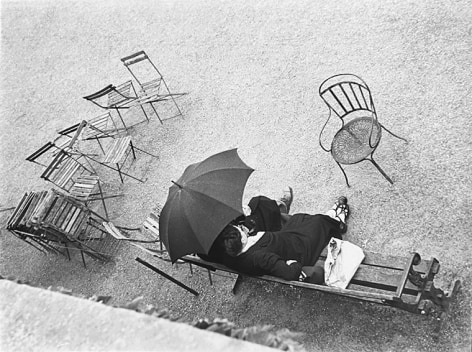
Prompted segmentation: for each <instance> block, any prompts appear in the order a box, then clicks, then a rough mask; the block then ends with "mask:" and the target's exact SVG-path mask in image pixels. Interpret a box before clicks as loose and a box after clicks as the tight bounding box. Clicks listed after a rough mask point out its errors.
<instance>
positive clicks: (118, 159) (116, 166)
mask: <svg viewBox="0 0 472 352" xmlns="http://www.w3.org/2000/svg"><path fill="white" fill-rule="evenodd" d="M136 151H139V152H141V153H143V154H147V155H150V156H151V157H153V158H159V157H158V156H156V155H154V154H151V153H149V152H147V151H145V150H143V149H141V148H138V147H136V146H135V145H134V143H133V142H132V140H131V137H130V136H123V137H120V136H118V137H115V138H112V139H111V141H110V144H109V145H108V146H107V147H106V148H105V155H104V156H103V158H102V159H97V158H93V157H91V156H88V158H89V159H91V160H93V161H95V162H97V163H99V164H101V165H103V166H105V167H107V168H109V169H112V170H115V171H117V172H118V175H119V176H120V180H121V182H122V183H123V182H124V179H123V176H127V177H130V178H132V179H135V180H137V181H139V182H145V180H144V179H140V178H138V177H136V176H133V175H131V174H129V173H128V172H125V171H123V170H124V168H125V167H126V163H127V161H128V160H129V157H130V156H131V158H132V159H131V162H130V163H129V165H128V167H129V166H131V164H132V163H133V162H134V161H135V160H136Z"/></svg>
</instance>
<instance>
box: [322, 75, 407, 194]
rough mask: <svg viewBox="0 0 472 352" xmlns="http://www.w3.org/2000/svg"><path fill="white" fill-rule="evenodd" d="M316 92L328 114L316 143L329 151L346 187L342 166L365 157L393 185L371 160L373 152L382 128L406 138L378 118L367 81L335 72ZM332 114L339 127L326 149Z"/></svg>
mask: <svg viewBox="0 0 472 352" xmlns="http://www.w3.org/2000/svg"><path fill="white" fill-rule="evenodd" d="M319 94H320V97H321V98H322V99H323V101H324V102H325V103H326V105H328V108H329V117H328V119H327V121H326V122H325V124H324V126H323V128H322V130H321V132H320V136H319V144H320V146H321V148H322V149H323V150H325V151H326V152H330V153H331V155H332V157H333V159H334V160H335V161H336V163H337V164H338V166H339V167H340V168H341V171H342V172H343V174H344V178H345V179H346V184H347V186H348V187H349V186H350V185H349V181H348V178H347V175H346V173H345V171H344V169H343V167H342V166H341V165H342V164H344V165H350V164H356V163H359V162H361V161H364V160H369V161H370V162H371V163H372V164H373V165H374V166H375V167H376V168H377V169H378V170H379V171H380V173H381V174H382V175H383V176H384V177H385V178H386V179H387V180H388V181H389V182H390V183H391V184H393V181H392V180H391V178H390V177H389V176H388V175H387V174H386V173H385V172H384V171H383V170H382V168H381V167H380V166H379V165H378V164H377V162H376V161H375V160H374V158H373V154H374V152H375V150H376V149H377V147H378V145H379V143H380V139H381V136H382V129H384V130H385V131H387V132H388V133H390V134H391V135H392V136H394V137H396V138H399V139H402V140H404V141H405V142H407V140H406V139H404V138H402V137H399V136H397V135H396V134H394V133H392V132H391V131H389V130H388V129H387V128H385V126H384V125H382V124H381V123H380V122H379V121H378V118H377V112H376V110H375V105H374V101H373V99H372V94H371V91H370V89H369V87H368V86H367V84H366V83H365V82H364V81H363V80H362V79H361V78H360V77H358V76H356V75H352V74H340V75H335V76H332V77H330V78H328V79H326V80H325V81H324V82H323V83H322V84H321V85H320V87H319ZM332 113H334V114H336V115H337V116H338V117H339V118H340V119H341V122H342V126H341V128H340V129H339V130H338V131H337V133H336V134H335V135H334V137H333V140H332V142H331V149H327V148H325V147H324V146H323V144H322V141H321V140H322V134H323V131H324V129H325V127H326V125H327V123H328V121H329V119H330V118H331V114H332Z"/></svg>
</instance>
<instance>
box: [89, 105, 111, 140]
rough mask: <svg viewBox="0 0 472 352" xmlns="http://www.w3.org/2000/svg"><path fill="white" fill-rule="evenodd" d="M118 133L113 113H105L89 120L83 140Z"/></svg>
mask: <svg viewBox="0 0 472 352" xmlns="http://www.w3.org/2000/svg"><path fill="white" fill-rule="evenodd" d="M117 133H118V127H117V126H116V123H115V121H114V120H113V118H112V116H111V113H110V112H109V111H108V112H107V113H105V114H102V115H99V116H97V117H94V118H92V119H90V120H87V122H86V126H85V128H84V131H83V133H82V139H83V140H89V139H96V138H105V137H113V136H115V135H116V134H117Z"/></svg>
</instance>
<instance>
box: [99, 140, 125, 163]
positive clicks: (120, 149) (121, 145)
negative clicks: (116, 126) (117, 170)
mask: <svg viewBox="0 0 472 352" xmlns="http://www.w3.org/2000/svg"><path fill="white" fill-rule="evenodd" d="M130 142H131V137H130V136H126V137H120V138H116V139H114V140H113V144H112V145H111V146H110V148H109V149H108V151H107V153H106V155H105V158H104V159H103V162H104V163H115V164H116V163H119V162H120V161H121V159H123V156H124V155H125V153H126V150H127V149H128V147H129V145H130Z"/></svg>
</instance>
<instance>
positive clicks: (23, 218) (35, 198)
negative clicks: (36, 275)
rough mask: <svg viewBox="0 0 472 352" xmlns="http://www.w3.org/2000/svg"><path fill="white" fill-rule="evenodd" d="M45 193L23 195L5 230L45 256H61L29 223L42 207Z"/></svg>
mask: <svg viewBox="0 0 472 352" xmlns="http://www.w3.org/2000/svg"><path fill="white" fill-rule="evenodd" d="M47 193H48V192H47V191H40V192H29V193H25V194H24V195H23V196H22V198H21V200H20V201H19V202H18V204H17V206H16V207H15V208H14V210H13V212H12V214H11V215H10V217H9V218H8V220H7V225H6V229H7V230H8V231H9V232H10V233H12V234H13V235H14V236H15V237H17V238H19V239H20V240H22V241H24V242H26V243H28V244H29V245H31V246H32V247H34V248H35V249H37V250H39V251H41V252H43V253H45V254H47V253H54V254H58V253H60V254H63V253H62V252H60V251H59V250H58V249H57V248H55V247H54V245H53V243H52V241H51V240H50V239H49V238H47V237H46V236H45V235H44V233H43V231H41V230H39V229H37V228H34V227H33V226H32V223H31V216H32V214H34V213H36V212H37V211H38V209H40V208H41V207H42V205H43V201H44V200H45V198H46V195H47Z"/></svg>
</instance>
